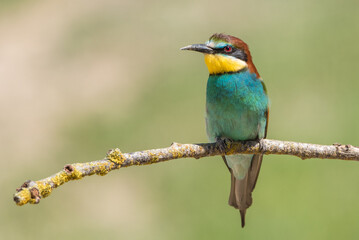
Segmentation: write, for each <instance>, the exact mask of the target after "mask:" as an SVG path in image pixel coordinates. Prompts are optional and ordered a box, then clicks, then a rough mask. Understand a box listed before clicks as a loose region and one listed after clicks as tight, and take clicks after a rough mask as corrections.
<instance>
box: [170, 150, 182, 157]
mask: <svg viewBox="0 0 359 240" xmlns="http://www.w3.org/2000/svg"><path fill="white" fill-rule="evenodd" d="M168 152H169V153H171V154H172V156H173V158H181V157H183V153H182V152H181V151H179V150H178V149H173V150H172V149H170V150H168Z"/></svg>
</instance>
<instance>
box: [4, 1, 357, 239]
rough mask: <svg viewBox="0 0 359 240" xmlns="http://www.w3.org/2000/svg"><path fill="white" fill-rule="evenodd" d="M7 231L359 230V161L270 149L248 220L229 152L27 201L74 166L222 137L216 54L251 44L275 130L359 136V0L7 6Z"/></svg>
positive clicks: (130, 234)
mask: <svg viewBox="0 0 359 240" xmlns="http://www.w3.org/2000/svg"><path fill="white" fill-rule="evenodd" d="M0 4H1V6H0V107H1V112H2V114H1V116H0V132H1V133H0V144H1V164H2V173H1V174H0V179H1V181H0V185H1V192H2V193H1V199H0V213H1V218H0V238H1V239H64V238H66V239H79V238H81V239H83V238H86V239H116V238H117V239H175V240H176V239H239V238H243V239H358V238H359V228H358V222H359V174H358V173H359V165H358V163H356V162H349V161H348V162H346V161H338V160H306V161H301V160H300V159H298V158H294V157H288V156H266V157H265V160H264V163H263V165H262V170H261V174H260V177H259V181H258V184H257V187H256V190H255V192H254V203H253V206H252V207H251V208H250V209H249V210H248V212H247V226H246V227H245V228H244V229H241V228H240V216H239V213H238V212H237V211H235V210H234V209H233V208H231V207H229V206H228V205H227V200H228V195H229V186H230V182H229V180H230V178H229V174H228V172H227V169H226V167H225V165H224V164H223V162H222V160H221V159H220V158H218V157H217V158H207V159H201V160H194V159H183V160H175V161H170V162H167V163H162V164H157V165H151V166H145V167H131V168H126V169H121V170H120V171H116V172H111V173H110V174H108V175H107V176H106V177H98V176H92V177H88V178H85V179H83V180H81V181H78V182H71V183H68V184H66V185H65V186H62V187H61V188H59V189H56V190H55V191H54V192H53V193H52V194H51V196H50V197H49V198H46V199H43V200H42V201H41V203H40V204H39V205H26V206H23V207H18V206H16V205H15V204H14V202H13V201H12V194H13V193H14V192H15V189H16V188H17V187H18V186H19V185H21V184H22V183H23V182H24V181H25V180H27V179H32V180H38V179H41V178H44V177H47V176H49V175H51V174H53V173H55V172H57V171H59V170H60V169H61V168H62V167H63V166H64V165H65V164H67V163H73V162H87V161H92V160H96V159H101V158H103V157H104V156H105V154H106V152H107V150H108V149H111V148H113V147H119V148H121V150H122V151H124V152H131V151H136V150H144V149H151V148H159V147H166V146H169V145H170V143H171V142H173V141H176V142H181V143H194V142H206V141H207V138H206V135H205V126H204V109H205V87H206V80H207V77H208V73H207V69H206V67H205V64H204V61H203V57H202V56H201V55H200V54H194V53H189V52H181V51H180V50H179V48H180V47H183V46H185V45H188V44H192V43H203V42H205V41H206V40H207V39H208V37H209V36H210V35H211V34H212V33H215V32H224V33H227V34H232V35H234V36H237V37H240V38H242V39H243V40H245V41H246V42H247V43H248V44H249V46H250V49H251V52H252V55H253V57H254V63H255V65H256V66H257V68H258V70H259V72H260V74H261V76H262V78H263V79H264V81H265V82H266V85H267V88H268V92H269V96H270V99H271V108H270V121H269V132H268V138H272V139H279V140H292V141H303V142H311V143H319V144H332V143H335V142H340V143H344V144H352V145H359V128H358V118H359V110H358V103H359V99H358V88H359V81H358V78H359V74H358V71H357V69H358V67H359V60H358V59H359V47H358V37H359V2H358V1H355V0H352V1H345V0H344V1H334V0H321V1H313V0H303V1H279V0H274V1H265V0H260V1H238V0H236V1H227V0H223V1H188V0H185V1H146V0H140V1H130V0H120V1H116V0H101V1H100V0H94V1H85V0H79V1H70V0H62V1H44V0H35V1H26V0H17V1H15V0H11V1H10V0H6V1H4V0H2V1H0Z"/></svg>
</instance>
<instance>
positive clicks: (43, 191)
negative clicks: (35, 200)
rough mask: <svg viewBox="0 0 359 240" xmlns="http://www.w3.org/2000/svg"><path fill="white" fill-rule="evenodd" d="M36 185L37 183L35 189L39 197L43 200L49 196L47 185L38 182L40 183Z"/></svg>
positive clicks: (49, 186)
mask: <svg viewBox="0 0 359 240" xmlns="http://www.w3.org/2000/svg"><path fill="white" fill-rule="evenodd" d="M36 183H37V188H38V190H39V192H40V196H41V197H44V198H45V197H48V196H49V195H50V193H51V192H52V187H51V185H50V184H48V183H44V182H40V181H38V182H36ZM56 187H57V186H56Z"/></svg>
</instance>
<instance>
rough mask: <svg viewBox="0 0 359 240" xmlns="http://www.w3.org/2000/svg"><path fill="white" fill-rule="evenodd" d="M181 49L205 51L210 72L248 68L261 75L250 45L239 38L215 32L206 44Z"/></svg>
mask: <svg viewBox="0 0 359 240" xmlns="http://www.w3.org/2000/svg"><path fill="white" fill-rule="evenodd" d="M181 50H191V51H197V52H201V53H204V60H205V62H206V65H207V68H208V71H209V73H210V74H224V73H233V72H238V71H241V70H243V69H245V68H248V70H249V71H250V72H251V73H255V74H256V75H257V77H259V74H258V71H257V69H256V67H255V66H254V65H253V62H252V57H251V54H250V52H249V49H248V45H247V44H246V43H245V42H243V41H242V40H241V39H239V38H236V37H233V36H230V35H226V34H223V33H219V34H218V33H215V34H213V35H212V36H211V37H210V38H209V40H208V41H207V42H206V43H205V44H193V45H189V46H186V47H183V48H181Z"/></svg>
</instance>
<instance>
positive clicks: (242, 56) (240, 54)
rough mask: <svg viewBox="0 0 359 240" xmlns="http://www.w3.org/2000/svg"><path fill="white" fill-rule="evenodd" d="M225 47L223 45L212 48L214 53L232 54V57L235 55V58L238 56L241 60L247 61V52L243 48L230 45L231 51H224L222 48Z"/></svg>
mask: <svg viewBox="0 0 359 240" xmlns="http://www.w3.org/2000/svg"><path fill="white" fill-rule="evenodd" d="M225 47H226V46H224V47H222V48H214V49H213V52H214V54H225V55H228V56H232V57H235V58H238V59H241V60H243V61H245V62H247V60H248V57H247V54H246V53H245V52H244V51H243V50H241V49H238V48H235V47H233V46H231V47H232V51H231V52H226V51H225V50H224V48H225Z"/></svg>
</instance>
